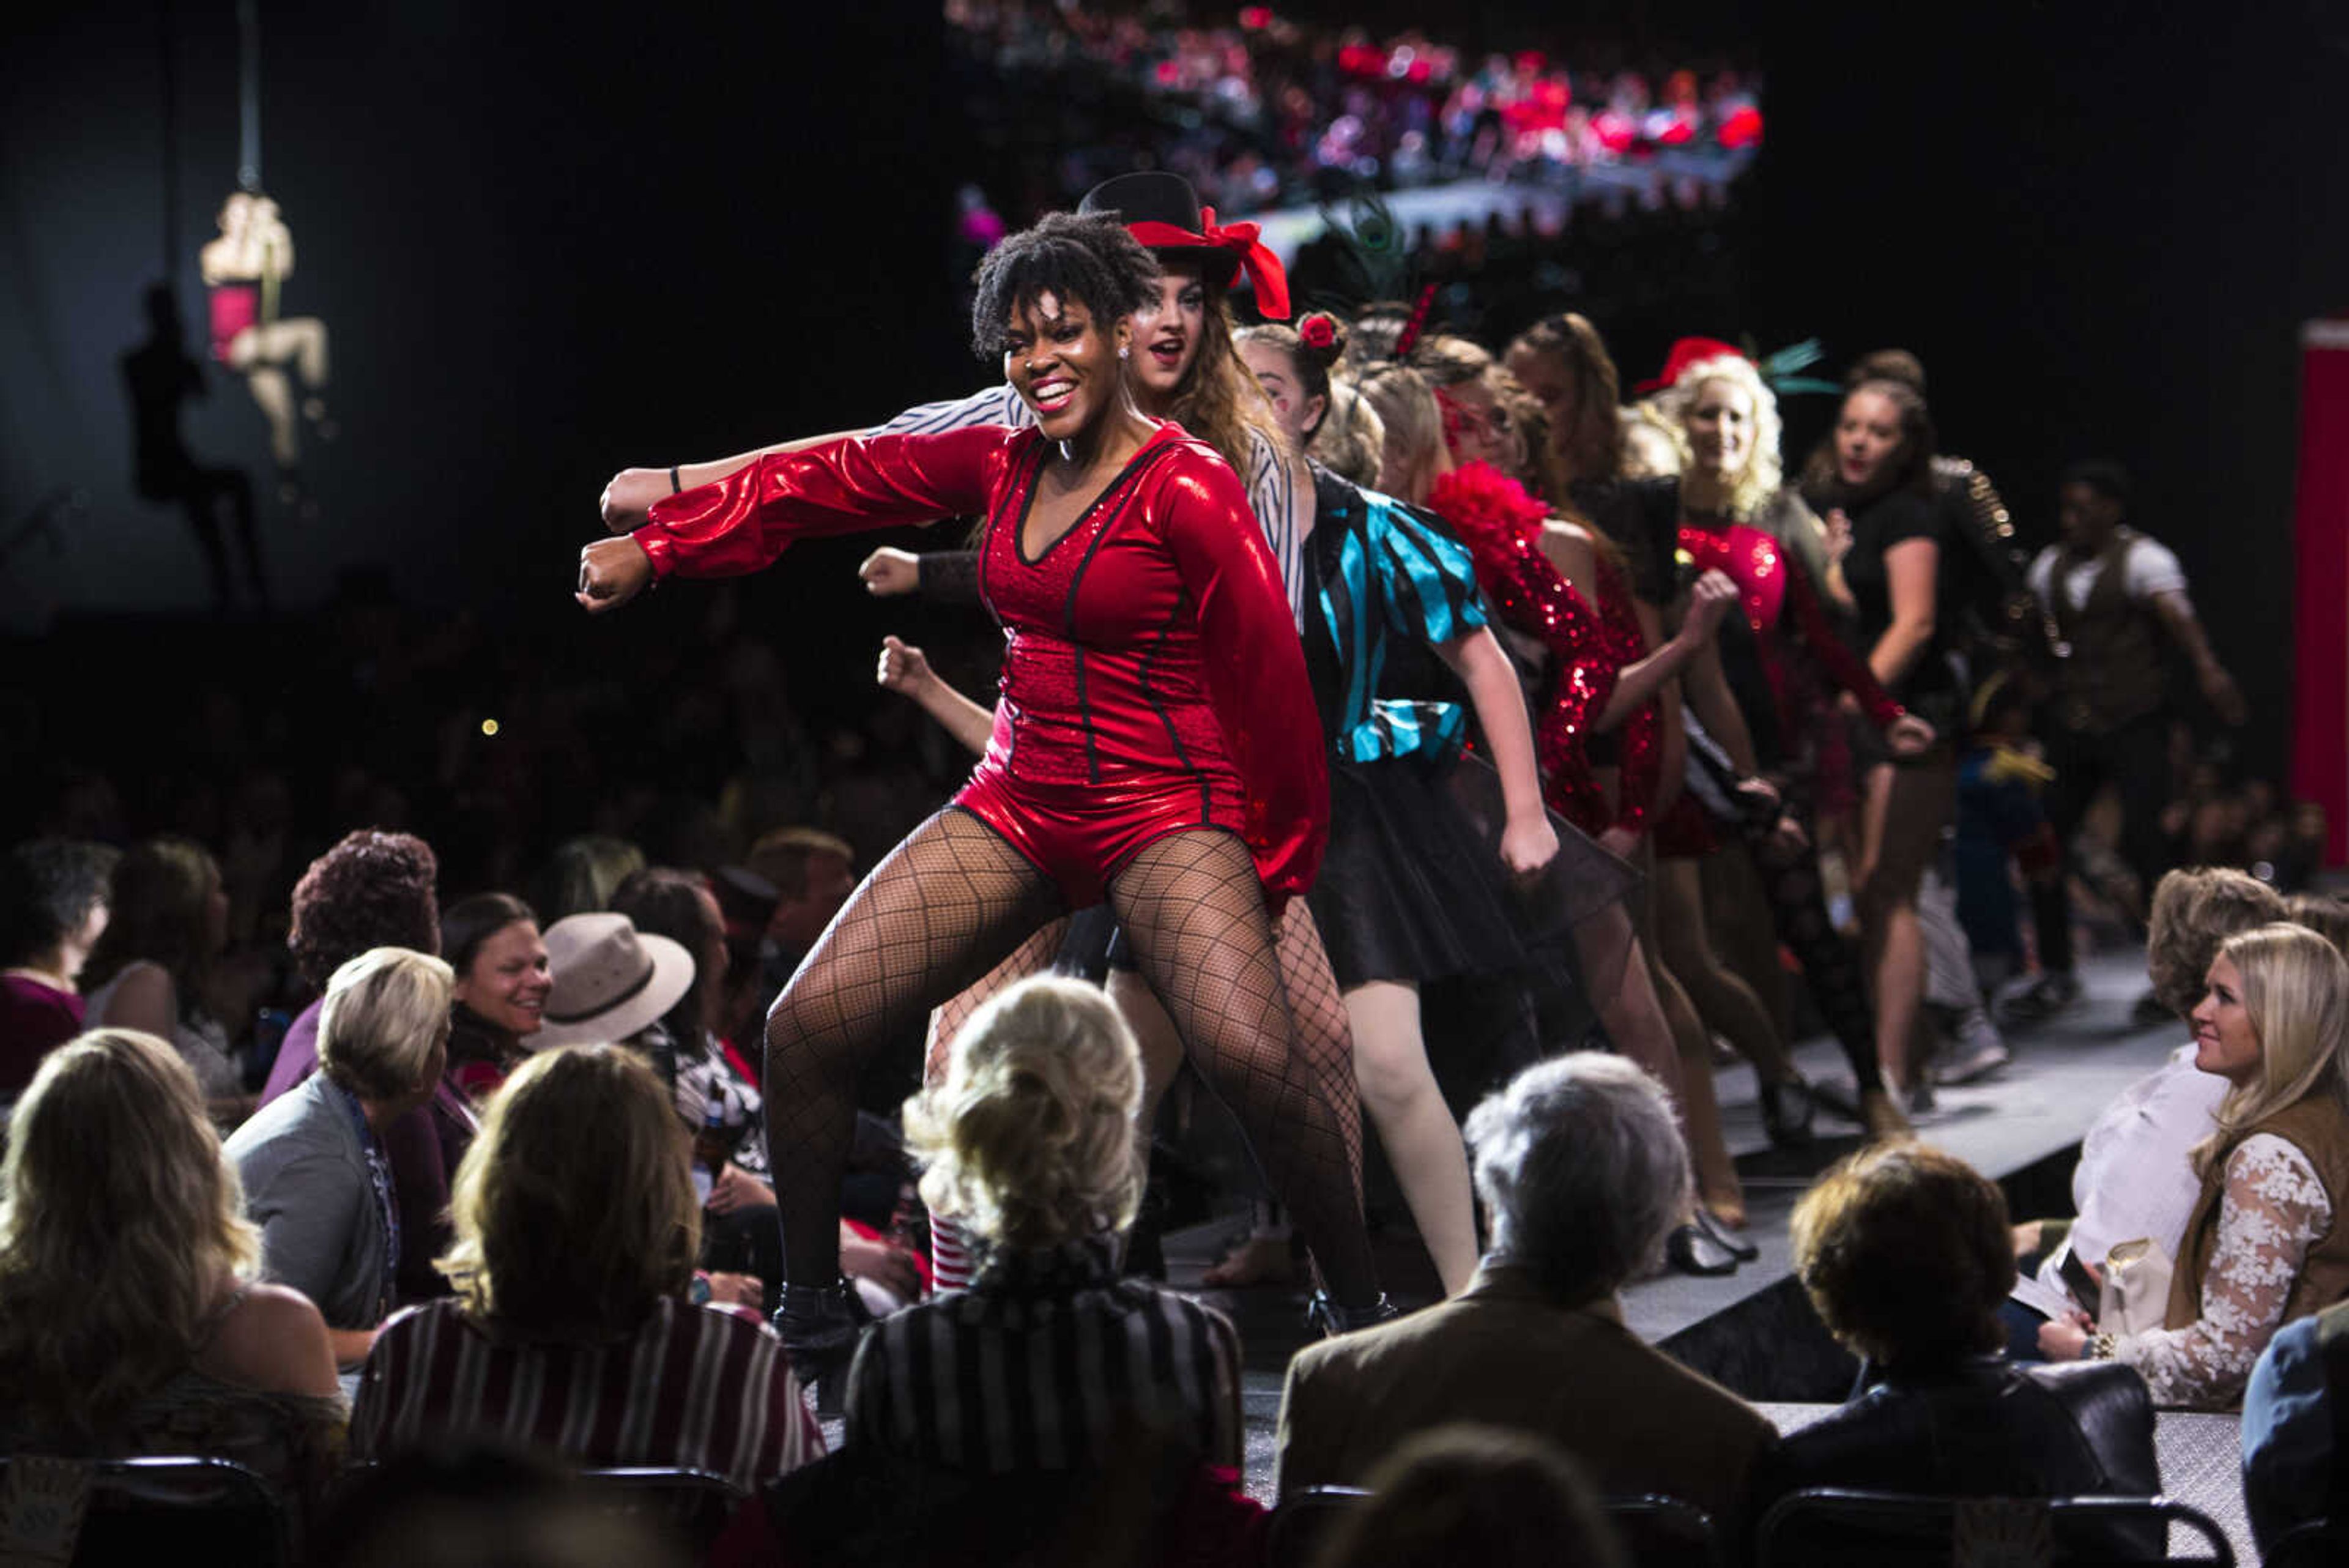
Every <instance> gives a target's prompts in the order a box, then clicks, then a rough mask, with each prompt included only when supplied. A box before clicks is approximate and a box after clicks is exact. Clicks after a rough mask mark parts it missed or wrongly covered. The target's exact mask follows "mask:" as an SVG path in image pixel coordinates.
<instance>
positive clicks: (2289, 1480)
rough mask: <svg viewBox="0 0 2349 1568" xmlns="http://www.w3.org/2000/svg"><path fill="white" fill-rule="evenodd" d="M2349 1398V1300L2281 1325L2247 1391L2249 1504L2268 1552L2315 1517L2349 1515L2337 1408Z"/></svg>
mask: <svg viewBox="0 0 2349 1568" xmlns="http://www.w3.org/2000/svg"><path fill="white" fill-rule="evenodd" d="M2344 1400H2349V1303H2343V1304H2341V1305H2337V1306H2330V1307H2327V1308H2325V1309H2324V1310H2323V1312H2321V1313H2318V1314H2316V1315H2315V1316H2314V1317H2304V1318H2302V1319H2301V1320H2300V1321H2299V1322H2298V1323H2289V1324H2284V1326H2283V1327H2282V1328H2280V1329H2278V1330H2276V1336H2275V1337H2274V1338H2273V1339H2271V1340H2270V1341H2269V1342H2268V1347H2267V1349H2266V1350H2265V1351H2263V1352H2262V1353H2261V1355H2260V1359H2259V1364H2258V1365H2257V1366H2253V1367H2252V1368H2251V1386H2249V1387H2247V1388H2246V1389H2245V1390H2244V1391H2243V1426H2242V1444H2243V1503H2244V1507H2245V1509H2246V1510H2247V1511H2249V1512H2250V1514H2251V1533H2252V1534H2253V1535H2255V1536H2256V1537H2258V1539H2259V1543H2260V1550H2261V1551H2262V1552H2266V1551H2268V1550H2270V1549H2271V1548H2272V1547H2273V1546H2274V1544H2275V1540H2276V1537H2277V1536H2279V1535H2282V1533H2283V1532H2285V1531H2287V1530H2290V1529H2292V1527H2293V1526H2294V1525H2298V1524H2305V1523H2307V1522H2309V1521H2312V1520H2319V1519H2327V1520H2333V1521H2349V1488H2344V1486H2343V1485H2342V1484H2341V1480H2340V1472H2339V1469H2338V1468H2337V1460H2338V1456H2339V1454H2340V1452H2341V1448H2340V1445H2339V1444H2338V1443H2337V1442H2336V1441H2335V1432H2334V1428H2333V1422H2334V1420H2335V1419H2336V1416H2335V1412H2336V1411H2338V1410H2340V1409H2342V1408H2343V1402H2344Z"/></svg>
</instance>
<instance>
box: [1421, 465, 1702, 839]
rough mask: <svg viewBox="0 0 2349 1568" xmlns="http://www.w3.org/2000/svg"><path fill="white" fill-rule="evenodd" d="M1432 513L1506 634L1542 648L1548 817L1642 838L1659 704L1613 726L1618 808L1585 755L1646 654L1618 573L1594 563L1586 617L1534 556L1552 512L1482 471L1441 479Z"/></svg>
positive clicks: (1541, 754)
mask: <svg viewBox="0 0 2349 1568" xmlns="http://www.w3.org/2000/svg"><path fill="white" fill-rule="evenodd" d="M1427 504H1428V507H1429V509H1430V510H1431V511H1433V512H1434V513H1435V514H1436V515H1437V516H1439V517H1441V518H1443V519H1444V522H1445V523H1447V524H1450V525H1451V527H1452V531H1453V532H1454V534H1456V535H1458V536H1459V538H1460V541H1461V543H1462V544H1464V545H1467V546H1468V550H1469V553H1470V554H1471V555H1472V556H1475V562H1476V581H1477V583H1478V585H1479V586H1480V587H1483V588H1484V590H1485V598H1486V600H1487V601H1489V602H1490V603H1491V605H1492V607H1493V610H1494V612H1495V614H1496V615H1497V616H1498V617H1499V618H1500V619H1501V622H1502V624H1503V625H1505V626H1507V627H1509V628H1512V629H1513V630H1516V631H1519V632H1523V633H1525V634H1526V635H1527V636H1529V637H1533V638H1537V639H1540V641H1541V643H1542V644H1543V646H1544V647H1546V648H1547V649H1549V653H1550V662H1551V666H1552V668H1551V670H1550V676H1549V690H1548V696H1547V701H1545V702H1544V703H1543V704H1542V707H1541V711H1539V712H1538V713H1537V715H1536V716H1535V723H1534V747H1535V756H1536V759H1537V761H1538V762H1539V763H1540V764H1541V772H1542V793H1543V796H1544V798H1545V800H1546V801H1547V804H1548V805H1549V807H1550V809H1551V810H1553V811H1555V812H1557V814H1558V815H1560V816H1563V817H1565V818H1566V819H1567V820H1568V822H1571V823H1573V824H1574V825H1575V826H1577V827H1578V828H1580V829H1582V831H1583V832H1585V833H1588V834H1591V835H1593V836H1596V835H1598V834H1600V833H1603V832H1605V831H1606V830H1607V829H1608V828H1609V827H1610V826H1621V827H1624V828H1628V829H1630V831H1632V832H1635V833H1637V832H1640V831H1642V830H1644V829H1645V828H1646V827H1647V826H1648V819H1649V817H1650V815H1651V814H1652V812H1653V810H1654V807H1655V801H1656V788H1657V784H1658V782H1659V778H1660V774H1661V746H1660V744H1659V735H1658V730H1659V725H1660V715H1659V712H1658V708H1657V704H1656V703H1655V701H1652V700H1651V701H1647V702H1643V703H1641V704H1640V706H1639V708H1637V709H1636V710H1634V711H1632V712H1631V713H1630V715H1629V716H1628V717H1626V718H1625V719H1624V720H1623V722H1622V723H1621V724H1620V725H1619V727H1618V730H1619V735H1620V737H1621V744H1620V758H1619V761H1620V765H1621V768H1622V774H1621V779H1620V782H1619V785H1618V789H1617V794H1618V797H1619V804H1618V805H1616V806H1615V807H1613V808H1610V807H1609V805H1608V804H1607V794H1606V792H1605V791H1604V790H1603V789H1601V788H1600V787H1599V780H1598V777H1597V775H1596V774H1595V772H1594V771H1593V769H1592V767H1591V763H1590V758H1589V753H1588V739H1589V735H1590V726H1591V724H1592V722H1594V721H1595V720H1597V718H1598V717H1599V713H1600V711H1602V710H1604V709H1605V708H1606V706H1607V701H1608V699H1609V697H1611V696H1613V695H1614V692H1615V680H1616V677H1617V676H1619V674H1621V673H1622V670H1623V668H1624V666H1626V665H1628V664H1633V663H1636V662H1638V661H1639V660H1640V659H1643V658H1645V657H1646V656H1647V639H1646V638H1645V637H1644V636H1643V635H1642V633H1641V632H1640V622H1639V618H1638V617H1637V615H1636V614H1635V613H1634V611H1633V609H1632V607H1631V592H1630V585H1629V584H1628V583H1626V582H1625V581H1624V580H1623V576H1622V573H1621V571H1620V570H1619V568H1618V567H1617V566H1615V565H1614V563H1613V562H1611V561H1609V560H1608V559H1607V558H1606V556H1604V555H1601V556H1600V557H1599V609H1597V610H1593V609H1592V608H1591V607H1590V604H1589V602H1588V600H1586V599H1585V598H1584V597H1582V596H1581V595H1580V594H1578V593H1577V592H1575V591H1574V587H1573V585H1572V584H1570V583H1568V581H1567V580H1566V579H1565V577H1563V576H1560V575H1559V574H1558V570H1557V567H1556V566H1552V565H1551V564H1550V560H1549V557H1548V556H1545V555H1543V554H1542V552H1541V530H1542V524H1543V523H1544V522H1545V521H1546V520H1547V518H1548V516H1549V508H1548V507H1547V505H1545V504H1543V503H1542V502H1541V501H1540V500H1539V499H1537V497H1535V496H1534V495H1532V494H1531V493H1528V492H1527V491H1526V487H1525V486H1524V485H1522V484H1520V483H1517V482H1516V480H1514V479H1511V478H1510V477H1509V476H1508V475H1506V474H1505V473H1503V472H1500V471H1499V470H1498V469H1495V468H1494V467H1492V466H1491V465H1489V464H1487V463H1483V462H1471V463H1466V464H1464V465H1463V466H1461V467H1459V468H1456V469H1454V470H1453V471H1452V472H1450V473H1446V474H1443V475H1440V476H1439V477H1438V478H1437V479H1436V481H1435V483H1434V484H1433V486H1432V487H1431V488H1430V490H1429V493H1428V497H1427Z"/></svg>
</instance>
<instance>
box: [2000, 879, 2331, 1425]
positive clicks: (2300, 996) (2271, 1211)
mask: <svg viewBox="0 0 2349 1568" xmlns="http://www.w3.org/2000/svg"><path fill="white" fill-rule="evenodd" d="M2344 1032H2349V961H2344V960H2343V958H2342V956H2341V953H2340V950H2338V949H2336V948H2334V947H2333V944H2332V943H2331V942H2328V941H2326V940H2324V939H2323V937H2321V936H2318V935H2317V934H2316V933H2315V932H2314V931H2312V930H2309V929H2306V928H2305V927H2302V926H2293V925H2272V926H2262V927H2261V928H2260V929H2257V930H2252V931H2246V932H2243V933H2242V934H2241V935H2240V936H2236V937H2230V939H2228V940H2227V943H2226V945H2225V946H2224V947H2223V948H2221V949H2220V953H2219V958H2218V960H2217V961H2216V962H2214V963H2212V964H2211V966H2210V976H2209V992H2208V994H2206V995H2205V996H2204V997H2203V999H2202V1001H2201V1002H2200V1003H2199V1004H2198V1005H2197V1006H2196V1007H2195V1009H2194V1038H2195V1044H2196V1048H2197V1054H2196V1056H2195V1065H2196V1066H2198V1067H2199V1068H2200V1069H2201V1070H2202V1071H2203V1072H2205V1073H2209V1074H2212V1075H2216V1076H2218V1077H2220V1078H2223V1079H2225V1080H2226V1082H2227V1092H2226V1095H2225V1097H2223V1098H2222V1099H2221V1100H2220V1102H2219V1109H2218V1113H2217V1120H2218V1124H2219V1126H2218V1130H2217V1131H2216V1132H2214V1133H2212V1134H2211V1135H2210V1136H2209V1137H2207V1138H2205V1139H2203V1140H2202V1141H2201V1142H2200V1143H2199V1144H2197V1145H2196V1146H2195V1147H2194V1150H2193V1168H2194V1170H2195V1172H2196V1174H2197V1175H2199V1177H2200V1178H2201V1179H2202V1190H2201V1194H2200V1196H2199V1197H2198V1198H2197V1199H2195V1204H2194V1210H2193V1212H2192V1213H2191V1214H2190V1215H2189V1217H2188V1219H2187V1222H2186V1230H2185V1233H2184V1235H2183V1237H2182V1238H2181V1240H2180V1241H2179V1250H2178V1253H2177V1260H2176V1267H2175V1269H2174V1270H2173V1272H2171V1274H2170V1280H2169V1302H2168V1312H2167V1313H2166V1314H2165V1315H2164V1317H2163V1326H2162V1327H2160V1328H2158V1329H2153V1330H2148V1331H2146V1332H2144V1333H2139V1334H2124V1335H2118V1336H2116V1335H2112V1334H2099V1333H2095V1331H2094V1324H2091V1323H2090V1322H2089V1321H2088V1319H2087V1317H2086V1314H2075V1316H2074V1317H2073V1318H2071V1319H2068V1320H2064V1321H2060V1322H2054V1323H2049V1324H2045V1325H2044V1326H2043V1327H2042V1328H2041V1329H2040V1331H2039V1347H2040V1350H2041V1352H2042V1353H2043V1354H2044V1355H2046V1356H2047V1358H2048V1359H2049V1360H2051V1361H2061V1360H2069V1359H2072V1358H2074V1357H2077V1356H2083V1355H2087V1356H2107V1355H2108V1356H2111V1357H2113V1358H2115V1359H2116V1360H2119V1361H2122V1362H2125V1363H2127V1364H2128V1365H2129V1366H2135V1367H2136V1368H2137V1370H2138V1371H2140V1372H2141V1373H2143V1374H2144V1375H2145V1379H2146V1382H2147V1385H2148V1386H2151V1388H2152V1390H2153V1397H2154V1398H2155V1400H2156V1401H2157V1402H2158V1403H2160V1404H2163V1405H2184V1406H2190V1407H2196V1408H2199V1409H2227V1408H2230V1407H2233V1406H2234V1405H2236V1404H2237V1403H2238V1402H2239V1401H2240V1398H2241V1397H2242V1392H2243V1385H2244V1383H2245V1382H2246V1381H2247V1380H2248V1379H2249V1378H2250V1376H2251V1365H2252V1363H2253V1362H2255V1361H2257V1360H2258V1359H2259V1355H2260V1352H2261V1351H2262V1350H2264V1349H2266V1348H2267V1344H2268V1341H2269V1340H2270V1339H2271V1337H2273V1335H2274V1334H2275V1331H2276V1330H2277V1329H2278V1328H2279V1327H2280V1326H2282V1324H2287V1323H2290V1322H2292V1321H2293V1320H2294V1319H2296V1318H2302V1317H2307V1316H2309V1315H2310V1314H2313V1313H2316V1312H2319V1311H2322V1310H2323V1308H2325V1307H2328V1306H2331V1305H2332V1304H2333V1303H2335V1302H2338V1301H2340V1300H2342V1299H2343V1298H2344V1297H2349V1227H2344V1226H2338V1225H2335V1224H2334V1223H2333V1216H2334V1215H2335V1214H2336V1213H2337V1212H2338V1211H2339V1207H2338V1206H2339V1204H2340V1202H2342V1201H2344V1200H2349V1078H2344V1063H2343V1055H2344V1050H2349V1041H2344ZM2336 1195H2337V1196H2336Z"/></svg>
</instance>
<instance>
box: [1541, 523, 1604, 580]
mask: <svg viewBox="0 0 2349 1568" xmlns="http://www.w3.org/2000/svg"><path fill="white" fill-rule="evenodd" d="M1541 546H1542V554H1543V555H1545V556H1548V557H1549V561H1550V565H1552V566H1556V567H1557V569H1558V570H1559V571H1560V572H1562V573H1564V574H1565V575H1566V578H1567V580H1568V582H1571V583H1575V584H1578V585H1579V584H1583V583H1588V581H1590V579H1591V577H1592V576H1593V575H1594V574H1596V573H1597V571H1598V570H1599V543H1598V541H1597V540H1596V539H1594V538H1593V537H1592V536H1591V534H1590V530H1589V529H1588V528H1585V527H1584V526H1582V524H1579V523H1568V522H1567V521H1566V520H1565V519H1563V518H1559V517H1553V518H1551V519H1550V520H1549V521H1548V522H1547V523H1545V524H1542V535H1541Z"/></svg>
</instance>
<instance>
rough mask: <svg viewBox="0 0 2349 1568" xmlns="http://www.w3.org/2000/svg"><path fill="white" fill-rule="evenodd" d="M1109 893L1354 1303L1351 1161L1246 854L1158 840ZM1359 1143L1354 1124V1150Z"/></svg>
mask: <svg viewBox="0 0 2349 1568" xmlns="http://www.w3.org/2000/svg"><path fill="white" fill-rule="evenodd" d="M1109 896H1110V907H1111V909H1112V911H1113V912H1114V913H1115V914H1116V916H1117V919H1118V923H1119V924H1120V925H1122V926H1123V927H1124V929H1125V938H1126V940H1127V942H1128V943H1129V944H1131V945H1132V947H1133V952H1134V957H1135V959H1136V960H1137V961H1139V963H1140V965H1141V968H1142V974H1143V978H1144V979H1145V980H1147V981H1150V985H1151V989H1152V990H1154V991H1155V992H1157V993H1158V997H1159V1000H1160V1001H1161V1002H1164V1003H1165V1005H1166V1012H1167V1013H1168V1015H1169V1016H1170V1017H1172V1018H1173V1019H1174V1028H1175V1031H1176V1032H1177V1033H1180V1034H1181V1035H1182V1037H1183V1042H1184V1044H1185V1047H1186V1049H1187V1050H1188V1051H1189V1053H1190V1060H1191V1063H1192V1064H1193V1065H1194V1066H1195V1067H1196V1068H1197V1069H1198V1070H1199V1073H1200V1075H1201V1076H1202V1077H1204V1078H1205V1079H1206V1082H1207V1085H1208V1087H1210V1088H1211V1089H1213V1090H1214V1091H1215V1092H1216V1095H1217V1096H1219V1097H1220V1098H1222V1099H1223V1101H1224V1102H1225V1104H1226V1105H1227V1106H1230V1107H1231V1109H1232V1112H1233V1114H1234V1115H1235V1116H1237V1118H1238V1120H1239V1123H1240V1126H1241V1127H1243V1128H1244V1129H1245V1130H1246V1131H1247V1135H1248V1141H1249V1142H1250V1144H1252V1145H1253V1146H1254V1147H1255V1150H1256V1156H1257V1161H1258V1163H1259V1164H1260V1165H1261V1166H1262V1167H1263V1168H1264V1173H1265V1179H1266V1182H1267V1185H1268V1186H1269V1187H1270V1188H1271V1189H1272V1191H1273V1195H1274V1196H1275V1197H1276V1198H1278V1199H1279V1200H1280V1201H1281V1202H1282V1203H1283V1204H1285V1205H1286V1206H1287V1207H1288V1210H1289V1211H1290V1213H1291V1214H1292V1215H1294V1216H1295V1218H1296V1221H1297V1225H1298V1228H1299V1230H1301V1231H1304V1233H1305V1239H1306V1242H1307V1245H1308V1246H1309V1247H1310V1248H1311V1249H1312V1251H1313V1256H1314V1261H1315V1262H1317V1263H1319V1266H1320V1269H1321V1274H1322V1278H1323V1280H1324V1281H1325V1282H1327V1284H1328V1286H1329V1289H1330V1294H1331V1296H1332V1297H1334V1298H1335V1299H1336V1300H1337V1301H1338V1302H1339V1303H1340V1304H1341V1305H1350V1306H1365V1305H1368V1304H1369V1303H1371V1302H1372V1301H1374V1300H1376V1299H1377V1297H1378V1279H1377V1272H1376V1271H1375V1270H1374V1269H1373V1267H1372V1266H1371V1251H1370V1239H1369V1237H1368V1235H1367V1234H1366V1233H1365V1232H1364V1231H1363V1229H1362V1208H1361V1196H1360V1193H1359V1190H1358V1189H1357V1184H1356V1181H1355V1179H1354V1172H1353V1166H1352V1160H1353V1159H1354V1158H1356V1157H1355V1156H1354V1155H1353V1154H1352V1153H1351V1152H1350V1148H1349V1145H1348V1140H1347V1137H1346V1135H1345V1133H1344V1132H1343V1130H1342V1128H1341V1126H1340V1117H1339V1116H1338V1114H1337V1113H1336V1112H1335V1111H1334V1109H1333V1107H1332V1106H1331V1104H1330V1098H1329V1097H1328V1089H1327V1086H1326V1085H1327V1084H1328V1082H1329V1078H1330V1070H1329V1069H1328V1068H1327V1067H1326V1066H1325V1067H1323V1068H1321V1069H1319V1070H1318V1071H1317V1069H1316V1067H1315V1066H1314V1065H1313V1064H1309V1063H1308V1061H1307V1060H1306V1058H1305V1056H1304V1054H1303V1053H1302V1051H1301V1050H1300V1049H1299V1044H1298V1040H1297V1030H1296V1027H1295V1025H1294V1024H1293V1023H1292V1022H1291V1018H1290V1012H1289V1003H1288V988H1287V987H1286V985H1285V984H1284V983H1283V981H1282V978H1281V969H1280V965H1279V962H1278V959H1277V957H1276V955H1275V950H1274V943H1273V939H1272V932H1271V929H1270V927H1269V924H1268V919H1267V917H1266V913H1265V908H1264V891H1263V888H1262V885H1261V884H1260V883H1258V881H1257V874H1256V865H1255V862H1254V861H1252V860H1251V859H1250V858H1249V857H1248V852H1247V846H1246V845H1245V844H1243V843H1242V842H1241V841H1240V840H1239V839H1238V838H1237V836H1233V835H1231V834H1228V833H1221V832H1193V833H1175V834H1170V835H1168V836H1165V837H1164V838H1160V839H1157V840H1154V842H1152V843H1151V844H1149V845H1148V846H1144V847H1143V850H1142V851H1141V853H1139V854H1137V855H1136V856H1135V857H1133V860H1132V861H1130V862H1129V863H1128V864H1127V866H1126V867H1125V869H1124V870H1123V872H1121V873H1120V874H1119V876H1118V878H1117V880H1116V881H1115V882H1114V883H1112V885H1111V887H1110V890H1109ZM1292 909H1294V906H1292ZM1292 918H1293V917H1292ZM1316 945H1318V933H1317V936H1316ZM1324 966H1325V968H1326V960H1325V961H1324ZM1330 989H1331V991H1332V992H1334V991H1335V989H1336V987H1335V984H1334V982H1332V984H1331V988H1330ZM1357 1114H1358V1115H1359V1112H1358V1113H1357ZM1360 1136H1361V1135H1360V1131H1359V1127H1358V1129H1357V1132H1356V1134H1355V1137H1356V1139H1357V1143H1356V1145H1355V1146H1354V1147H1357V1148H1358V1147H1359V1138H1360Z"/></svg>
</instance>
